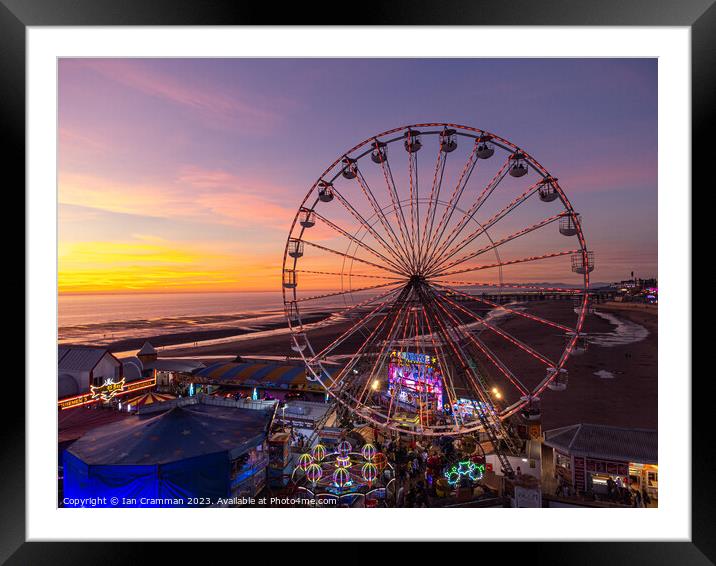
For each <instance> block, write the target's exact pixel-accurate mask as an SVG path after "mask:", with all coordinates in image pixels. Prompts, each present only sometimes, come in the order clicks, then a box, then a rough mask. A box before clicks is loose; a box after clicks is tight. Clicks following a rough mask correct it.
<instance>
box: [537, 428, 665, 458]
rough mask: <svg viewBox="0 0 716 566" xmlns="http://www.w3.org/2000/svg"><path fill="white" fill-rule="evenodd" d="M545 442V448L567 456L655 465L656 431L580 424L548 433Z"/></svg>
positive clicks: (656, 455)
mask: <svg viewBox="0 0 716 566" xmlns="http://www.w3.org/2000/svg"><path fill="white" fill-rule="evenodd" d="M544 439H545V440H544V443H545V444H546V445H547V446H551V447H552V448H555V449H557V450H559V451H560V452H562V453H564V454H568V455H574V456H587V457H591V458H601V459H604V460H617V461H622V462H638V463H642V464H656V463H657V462H658V455H659V451H658V435H657V431H655V430H650V429H641V428H621V427H614V426H606V425H594V424H584V423H580V424H575V425H571V426H566V427H562V428H556V429H553V430H548V431H546V432H545V433H544Z"/></svg>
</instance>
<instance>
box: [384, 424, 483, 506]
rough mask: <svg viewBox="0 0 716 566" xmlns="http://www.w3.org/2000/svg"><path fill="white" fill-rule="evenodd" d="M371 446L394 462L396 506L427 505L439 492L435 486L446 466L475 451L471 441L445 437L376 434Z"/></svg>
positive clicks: (429, 504)
mask: <svg viewBox="0 0 716 566" xmlns="http://www.w3.org/2000/svg"><path fill="white" fill-rule="evenodd" d="M374 445H375V447H376V449H377V450H378V451H379V452H383V453H384V454H385V455H386V457H387V458H388V461H390V462H391V463H392V464H393V467H394V472H395V480H396V489H395V491H394V493H395V496H394V501H393V504H394V505H395V506H396V507H430V506H431V500H432V499H433V498H436V497H438V496H439V495H440V492H439V490H438V489H436V488H437V487H438V484H439V483H440V480H441V478H443V470H444V469H445V467H446V465H447V464H448V463H450V462H453V461H456V460H458V459H461V458H467V457H471V456H473V452H474V450H475V445H474V444H472V445H470V446H468V445H467V443H465V441H462V440H460V439H458V438H448V437H438V438H437V439H435V440H426V439H423V440H420V439H412V440H406V439H404V438H400V437H398V438H394V437H392V438H391V437H387V438H385V439H382V438H380V437H379V436H378V435H375V439H374ZM443 483H444V479H443Z"/></svg>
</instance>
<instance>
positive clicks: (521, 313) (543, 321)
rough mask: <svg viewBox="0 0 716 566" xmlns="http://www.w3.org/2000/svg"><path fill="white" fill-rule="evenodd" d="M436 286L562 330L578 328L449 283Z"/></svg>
mask: <svg viewBox="0 0 716 566" xmlns="http://www.w3.org/2000/svg"><path fill="white" fill-rule="evenodd" d="M435 286H436V287H440V288H441V289H446V290H448V291H450V292H451V293H454V294H456V295H460V296H461V297H465V298H466V299H470V300H472V301H477V302H479V303H482V304H485V305H489V306H491V307H494V308H496V309H500V310H503V311H505V312H509V313H511V314H516V315H518V316H521V317H523V318H527V319H530V320H533V321H535V322H540V323H542V324H545V325H547V326H551V327H553V328H558V329H560V330H564V331H565V332H576V329H574V328H570V327H569V326H565V325H564V324H559V323H558V322H553V321H551V320H547V319H545V318H542V317H539V316H536V315H533V314H529V313H526V312H523V311H518V310H515V309H511V308H509V307H506V306H505V305H501V304H499V303H494V302H492V301H488V300H487V299H485V298H484V297H479V296H475V295H471V294H469V293H463V292H462V291H459V290H457V289H455V288H454V287H450V286H448V285H441V284H439V283H435Z"/></svg>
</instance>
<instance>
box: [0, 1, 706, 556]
mask: <svg viewBox="0 0 716 566" xmlns="http://www.w3.org/2000/svg"><path fill="white" fill-rule="evenodd" d="M714 2H715V0H663V1H661V2H658V3H657V2H653V1H650V0H599V1H598V2H596V1H594V0H556V1H551V2H549V4H545V3H543V2H534V1H532V0H512V1H511V2H498V1H495V0H491V1H487V2H486V1H482V0H473V1H467V0H464V1H459V0H441V1H436V0H412V1H410V2H407V1H405V2H403V1H400V2H398V1H394V2H390V3H387V2H386V3H385V4H381V5H377V4H375V5H371V6H368V5H365V6H363V8H362V9H361V10H355V9H351V7H350V6H348V5H343V6H340V5H336V4H331V5H326V6H323V5H322V4H323V3H322V2H318V3H303V2H301V3H293V4H292V3H282V4H281V5H280V9H279V5H278V4H276V5H274V4H269V3H254V2H251V3H248V2H240V1H236V0H235V1H229V0H212V1H208V0H207V1H204V2H199V1H191V0H172V1H168V0H154V1H152V2H151V3H150V2H148V1H147V0H144V1H138V0H124V1H122V2H118V1H116V0H114V1H111V0H0V71H1V73H0V84H2V87H0V92H1V93H2V101H3V103H2V104H1V105H0V116H1V118H0V131H1V132H3V134H2V135H3V137H4V138H5V142H6V143H5V144H4V145H5V150H4V151H3V153H4V155H5V157H6V158H7V161H6V163H7V164H8V166H7V168H6V171H7V172H10V173H11V174H12V175H13V178H14V179H16V181H15V185H14V186H16V187H19V186H24V183H25V169H24V165H23V163H24V157H25V155H24V153H25V121H24V116H25V94H26V93H25V51H26V44H25V34H26V28H27V27H28V26H69V25H80V26H84V25H103V26H104V25H266V24H271V25H287V24H290V25H296V24H309V23H310V24H312V25H315V24H317V23H319V22H321V20H322V23H324V24H327V25H341V24H346V23H349V24H351V25H436V24H439V25H563V26H687V27H690V29H691V39H692V46H691V55H692V62H691V63H692V75H691V76H692V136H693V138H692V152H693V153H692V168H693V177H692V178H693V187H697V186H699V185H703V189H704V190H708V189H709V188H710V187H712V186H713V181H712V180H710V179H708V180H707V179H706V172H707V171H709V172H710V169H711V168H710V167H709V166H707V167H699V166H698V164H702V165H703V164H709V163H710V162H711V161H713V157H712V156H710V155H707V153H706V152H710V151H712V148H713V144H712V143H706V140H707V138H706V135H707V132H710V130H711V128H712V127H713V126H714V102H715V101H716V4H714ZM566 55H568V54H567V53H566ZM681 141H683V142H686V140H681ZM8 142H9V143H8ZM684 198H691V195H685V196H684ZM21 206H24V205H21ZM18 216H20V215H18ZM692 257H693V256H692ZM689 275H690V274H689ZM689 279H691V277H689ZM16 286H17V287H18V288H17V289H15V291H16V292H18V293H22V294H23V295H24V289H22V290H20V289H19V286H20V282H19V281H18V282H16ZM7 292H10V290H8V291H7ZM29 339H31V337H29ZM664 343H668V339H667V340H664ZM18 357H19V356H18ZM687 377H688V378H689V379H690V378H691V367H690V366H689V365H688V361H687V362H686V363H685V364H684V376H680V379H679V384H680V386H681V385H683V384H684V383H685V378H687ZM702 377H705V378H707V379H703V380H700V381H699V380H691V388H692V407H693V410H692V423H691V424H692V458H693V460H692V470H693V474H692V478H691V480H692V523H691V526H692V540H691V542H690V543H687V542H683V543H682V542H679V543H676V542H654V543H645V542H634V543H622V542H619V543H610V542H601V543H599V542H584V543H573V542H570V543H520V545H519V546H516V545H514V543H494V544H490V545H489V550H487V548H488V545H483V546H482V547H481V550H480V552H481V553H485V552H490V553H492V552H500V553H502V555H503V556H509V553H511V552H514V549H515V548H519V550H521V552H520V555H521V556H522V559H524V560H529V561H531V560H533V559H535V557H537V558H538V561H539V562H540V563H541V562H547V561H549V562H550V563H552V564H558V563H559V564H562V563H564V564H580V563H587V564H609V565H610V566H613V565H615V564H626V563H632V564H633V563H636V564H641V563H650V564H684V565H686V564H694V565H697V564H713V563H714V562H715V561H716V540H714V539H715V537H714V534H715V533H716V525H715V521H714V507H716V506H715V505H714V503H715V496H714V481H713V477H714V473H713V466H712V465H711V450H712V449H711V446H712V444H713V441H712V439H711V438H710V436H711V430H712V426H710V425H711V420H710V411H709V407H708V406H707V403H710V401H709V399H710V397H709V396H708V395H707V394H706V391H705V388H706V386H707V385H706V384H707V383H708V381H709V379H710V376H708V375H702ZM14 379H17V378H16V377H14ZM14 386H15V387H17V384H15V385H14ZM15 406H16V407H17V408H18V409H19V411H17V412H16V413H15V414H8V413H7V412H5V411H4V412H3V426H2V427H0V439H1V440H0V454H2V457H1V459H0V461H1V462H2V480H1V481H0V525H2V526H1V527H0V561H5V560H7V562H6V563H7V564H33V565H35V564H53V565H59V564H73V565H78V564H105V565H106V564H114V563H127V562H129V561H132V562H140V563H141V562H143V560H142V558H143V557H145V556H148V555H146V554H145V549H142V548H139V547H140V546H141V543H130V542H121V543H120V542H112V543H83V542H75V543H69V542H67V543H40V542H25V539H26V537H25V521H26V514H25V492H26V489H28V488H29V487H30V486H26V484H25V464H24V463H25V447H24V440H25V432H24V431H25V415H24V410H23V408H22V404H21V403H19V402H18V403H15ZM672 473H677V474H678V473H679V472H678V471H673V472H672ZM525 527H527V525H525ZM555 536H557V537H558V536H559V533H555ZM78 537H81V533H78ZM537 545H539V548H536V546H537ZM166 546H168V548H162V549H161V552H162V558H163V560H164V561H167V560H171V559H172V558H173V556H172V555H173V554H178V553H181V554H182V556H183V557H184V558H185V559H186V558H188V556H189V555H188V554H187V549H186V545H176V544H174V545H166ZM226 547H227V545H222V546H221V547H219V546H216V545H214V547H213V548H214V549H217V550H218V551H219V552H223V551H224V549H225V548H226ZM232 548H235V547H233V545H232ZM272 548H274V549H275V548H277V547H272ZM416 548H417V549H418V551H419V552H423V551H422V550H420V547H416ZM482 549H485V550H482ZM510 549H512V550H510ZM217 550H212V551H211V552H212V557H211V558H210V560H213V559H214V557H213V553H215V552H216V551H217ZM231 552H235V550H232V551H231ZM272 552H275V550H274V551H272ZM286 552H289V556H290V555H294V556H295V554H294V553H295V552H297V551H296V550H295V547H294V550H287V551H286ZM298 552H302V551H300V550H299V551H298ZM470 552H473V551H470ZM242 555H243V556H244V557H248V559H250V560H253V559H255V558H256V557H255V556H254V552H253V551H249V552H248V553H246V552H245V551H243V552H242ZM272 557H273V558H274V559H278V558H277V557H276V555H275V554H272ZM207 558H208V555H206V554H203V559H204V560H206V559H207ZM403 559H404V560H411V559H412V557H411V556H410V554H407V555H405V556H404V558H403Z"/></svg>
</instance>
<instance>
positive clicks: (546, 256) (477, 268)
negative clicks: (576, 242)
mask: <svg viewBox="0 0 716 566" xmlns="http://www.w3.org/2000/svg"><path fill="white" fill-rule="evenodd" d="M579 251H580V250H566V251H562V252H554V253H551V254H544V255H537V256H532V257H523V258H520V259H512V260H509V261H502V262H499V263H491V264H487V265H478V266H475V267H469V268H465V269H457V270H454V271H446V272H444V273H441V274H440V275H436V276H434V277H433V278H434V279H438V278H441V277H447V276H448V275H456V274H458V273H469V272H471V271H481V270H483V269H494V268H495V267H504V266H506V265H515V264H517V263H527V262H531V261H539V260H542V259H550V258H553V257H560V256H564V255H570V254H573V253H577V252H579ZM470 285H475V283H470Z"/></svg>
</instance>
